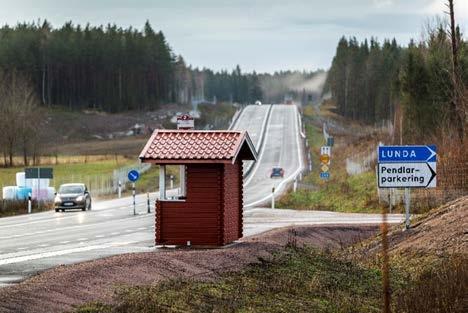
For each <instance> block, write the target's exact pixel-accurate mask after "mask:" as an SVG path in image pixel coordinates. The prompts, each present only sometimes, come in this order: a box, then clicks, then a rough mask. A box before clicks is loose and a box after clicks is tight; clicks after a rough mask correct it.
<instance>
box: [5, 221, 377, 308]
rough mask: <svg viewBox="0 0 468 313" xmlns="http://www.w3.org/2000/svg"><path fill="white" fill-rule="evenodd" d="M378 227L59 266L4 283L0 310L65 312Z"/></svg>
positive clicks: (270, 235) (299, 232)
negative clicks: (132, 289)
mask: <svg viewBox="0 0 468 313" xmlns="http://www.w3.org/2000/svg"><path fill="white" fill-rule="evenodd" d="M378 230H379V227H378V225H375V226H357V225H349V226H347V225H339V226H338V225H327V226H298V227H294V228H291V227H288V228H282V229H277V230H273V231H269V232H266V233H263V234H260V235H256V236H251V237H246V238H243V239H242V240H240V241H239V242H238V243H236V244H233V245H230V246H228V247H224V248H220V249H201V250H195V249H158V250H157V251H155V252H146V253H135V254H124V255H118V256H113V257H108V258H103V259H99V260H94V261H90V262H84V263H79V264H74V265H70V266H59V267H56V268H54V269H51V270H48V271H46V272H43V273H41V274H38V275H36V276H34V277H31V278H30V279H28V280H26V281H24V282H22V283H20V284H17V285H13V286H9V287H5V288H2V289H0V312H63V311H67V310H70V309H72V308H73V306H74V305H77V304H81V303H84V302H89V301H95V300H100V301H104V302H110V301H111V299H112V295H113V291H114V290H115V288H116V287H118V286H119V285H141V284H152V283H157V282H160V281H163V280H166V279H171V278H179V277H186V278H187V277H192V278H194V279H215V278H216V277H218V275H219V274H221V273H223V272H227V271H239V270H242V269H243V268H244V267H245V266H246V265H248V264H251V263H254V262H257V260H258V259H259V258H266V257H268V256H270V255H271V254H272V253H274V252H275V251H278V250H280V249H281V248H282V247H284V246H285V245H286V244H287V243H288V242H290V241H291V240H294V241H295V242H297V244H298V245H304V244H306V245H310V246H314V247H317V248H322V249H340V248H344V247H346V246H349V245H351V244H354V243H356V242H359V241H361V240H364V239H367V238H370V237H371V236H374V235H375V234H376V233H377V232H378Z"/></svg>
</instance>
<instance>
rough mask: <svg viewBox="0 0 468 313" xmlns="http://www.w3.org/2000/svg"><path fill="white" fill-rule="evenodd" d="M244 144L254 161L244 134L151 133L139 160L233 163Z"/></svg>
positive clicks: (222, 132) (162, 131)
mask: <svg viewBox="0 0 468 313" xmlns="http://www.w3.org/2000/svg"><path fill="white" fill-rule="evenodd" d="M244 145H247V146H248V149H249V150H250V152H251V155H252V156H253V159H255V158H256V151H255V148H254V147H253V144H252V142H251V140H250V138H249V136H248V134H247V132H245V131H197V130H155V131H154V133H153V135H152V136H151V138H150V139H149V141H148V143H147V144H146V146H145V148H144V149H143V151H142V152H141V153H140V159H141V160H142V161H143V162H145V161H146V162H151V163H170V162H171V161H175V162H176V163H190V162H203V163H205V162H208V161H211V162H213V161H215V162H230V161H232V162H233V161H235V159H236V157H237V155H238V153H239V151H240V150H241V148H243V146H244ZM248 159H252V157H249V158H248ZM183 161H185V162H183Z"/></svg>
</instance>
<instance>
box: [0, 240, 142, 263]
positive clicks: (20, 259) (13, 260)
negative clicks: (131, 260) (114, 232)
mask: <svg viewBox="0 0 468 313" xmlns="http://www.w3.org/2000/svg"><path fill="white" fill-rule="evenodd" d="M136 242H137V241H127V242H119V243H112V244H107V245H94V246H87V247H80V248H72V249H65V250H59V251H51V252H44V253H38V254H30V255H25V256H19V257H13V258H8V259H3V260H0V265H6V264H13V263H20V262H25V261H32V260H37V259H43V258H49V257H54V256H60V255H66V254H71V253H77V252H85V251H91V250H98V249H106V248H111V247H116V246H123V245H129V244H132V243H136Z"/></svg>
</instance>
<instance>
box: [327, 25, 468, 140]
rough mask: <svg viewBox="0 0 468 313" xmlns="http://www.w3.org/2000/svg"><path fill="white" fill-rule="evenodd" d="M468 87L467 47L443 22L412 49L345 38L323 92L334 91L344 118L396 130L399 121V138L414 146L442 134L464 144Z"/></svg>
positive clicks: (394, 44) (393, 44) (413, 45)
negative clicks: (385, 123)
mask: <svg viewBox="0 0 468 313" xmlns="http://www.w3.org/2000/svg"><path fill="white" fill-rule="evenodd" d="M452 33H453V36H452ZM454 46H455V52H456V53H455V54H454ZM467 86H468V42H467V41H466V40H465V39H464V38H463V37H462V35H461V34H460V31H459V28H458V27H456V28H455V27H453V29H451V27H450V23H447V22H439V23H438V24H437V25H436V26H435V27H432V28H431V29H430V30H429V32H428V35H427V39H425V40H423V41H421V42H415V41H411V42H410V43H409V45H408V47H401V46H400V45H398V44H397V43H396V41H395V40H391V41H390V40H385V41H384V42H383V44H380V43H379V42H378V41H377V40H376V39H374V38H371V39H370V42H369V41H367V40H364V41H363V42H361V43H359V42H358V41H357V40H356V38H354V37H352V38H349V39H347V38H344V37H343V38H341V40H340V41H339V43H338V47H337V49H336V55H335V57H334V59H333V62H332V66H331V69H330V71H329V75H328V79H327V83H326V88H325V90H324V92H326V91H331V94H332V99H333V100H334V101H335V103H336V106H337V112H338V113H339V114H341V115H343V116H345V117H349V118H352V119H355V120H359V121H362V122H366V123H375V124H377V123H380V122H382V121H384V120H389V121H393V122H394V124H395V126H397V127H398V126H399V125H398V124H400V123H399V122H397V120H398V119H401V133H402V134H401V135H402V136H403V137H405V138H407V139H409V140H410V141H418V140H421V139H423V138H428V137H430V136H438V135H440V133H441V132H451V134H452V135H453V136H455V137H457V138H459V139H461V140H463V139H464V138H465V137H466V133H467V131H468V127H467V118H468V115H467V111H468V100H467V99H468V88H467Z"/></svg>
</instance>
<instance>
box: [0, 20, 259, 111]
mask: <svg viewBox="0 0 468 313" xmlns="http://www.w3.org/2000/svg"><path fill="white" fill-rule="evenodd" d="M0 69H1V70H3V71H4V72H6V73H11V72H13V71H15V72H18V73H21V75H22V76H24V77H27V78H28V79H30V80H31V82H32V86H33V88H34V90H35V93H36V94H37V95H38V97H39V100H40V103H41V104H42V105H45V106H66V107H68V108H70V109H89V108H92V109H98V110H103V111H107V112H120V111H126V110H142V109H155V108H157V107H158V106H160V105H161V104H164V103H170V102H172V103H175V102H177V103H190V102H191V100H192V99H198V100H200V99H202V98H206V99H210V100H211V99H212V98H214V97H215V98H218V99H219V100H226V101H228V100H230V101H234V102H240V103H247V102H254V101H255V100H257V99H261V98H262V90H261V87H260V82H259V78H258V75H257V74H256V73H255V72H253V73H250V74H244V73H242V72H241V69H240V67H239V66H237V67H236V68H235V69H234V70H233V71H232V72H230V73H229V72H227V71H220V72H214V71H212V70H209V69H201V70H199V69H197V68H196V69H192V68H191V67H190V66H187V65H186V63H185V61H184V59H183V57H182V56H177V55H175V54H174V53H173V51H172V49H171V48H170V46H169V44H168V43H167V41H166V39H165V36H164V34H163V33H162V32H161V31H159V32H156V31H154V30H153V28H152V27H151V25H150V24H149V22H146V24H145V26H144V28H143V31H139V30H136V29H134V28H132V27H129V28H127V29H123V28H120V27H117V26H116V25H110V24H109V25H107V26H106V27H103V26H98V27H93V26H90V25H86V26H84V27H82V26H80V25H73V24H72V23H71V22H67V23H65V24H64V25H63V26H62V27H61V28H57V29H54V28H52V26H51V25H50V24H49V23H48V22H47V21H44V22H43V23H29V24H28V23H22V24H18V25H16V26H15V27H10V26H8V25H6V26H3V27H2V28H0Z"/></svg>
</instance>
